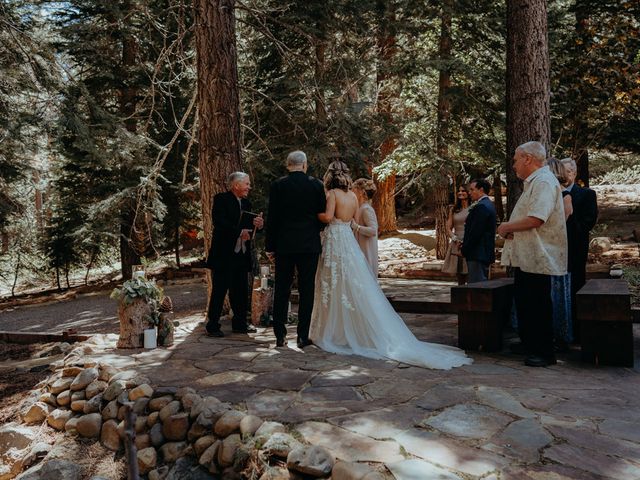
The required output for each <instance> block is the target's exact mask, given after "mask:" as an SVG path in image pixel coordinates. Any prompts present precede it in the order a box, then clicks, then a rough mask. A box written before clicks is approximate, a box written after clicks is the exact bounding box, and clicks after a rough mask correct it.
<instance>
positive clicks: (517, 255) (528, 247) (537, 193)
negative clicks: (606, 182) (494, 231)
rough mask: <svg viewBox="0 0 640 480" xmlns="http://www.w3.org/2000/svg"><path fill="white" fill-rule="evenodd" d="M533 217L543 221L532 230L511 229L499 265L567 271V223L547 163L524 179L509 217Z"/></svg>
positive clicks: (532, 270)
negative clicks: (519, 230)
mask: <svg viewBox="0 0 640 480" xmlns="http://www.w3.org/2000/svg"><path fill="white" fill-rule="evenodd" d="M525 217H536V218H539V219H540V220H542V221H543V222H544V223H543V224H542V225H541V226H540V227H538V228H533V229H531V230H525V231H523V232H514V234H513V239H512V240H506V241H505V244H504V249H503V250H502V260H501V263H502V265H507V266H512V267H519V268H520V269H521V270H522V271H524V272H528V273H540V274H544V275H564V274H566V273H567V226H566V222H565V219H564V204H563V202H562V188H561V187H560V184H559V183H558V180H557V179H556V177H555V175H553V173H551V171H550V170H549V167H547V166H544V167H542V168H539V169H538V170H536V171H535V172H533V173H532V174H531V175H529V176H528V177H527V179H526V180H525V181H524V189H523V191H522V195H521V196H520V198H519V199H518V202H517V203H516V206H515V207H514V209H513V212H512V213H511V218H510V219H509V220H510V221H514V220H521V219H523V218H525Z"/></svg>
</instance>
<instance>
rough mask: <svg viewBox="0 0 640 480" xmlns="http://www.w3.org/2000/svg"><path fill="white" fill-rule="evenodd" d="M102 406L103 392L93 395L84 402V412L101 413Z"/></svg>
mask: <svg viewBox="0 0 640 480" xmlns="http://www.w3.org/2000/svg"><path fill="white" fill-rule="evenodd" d="M101 407H102V394H101V393H99V394H97V395H96V396H94V397H92V398H91V400H87V401H86V402H85V404H84V409H83V410H82V411H83V412H84V413H99V412H100V408H101Z"/></svg>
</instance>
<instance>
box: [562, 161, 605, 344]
mask: <svg viewBox="0 0 640 480" xmlns="http://www.w3.org/2000/svg"><path fill="white" fill-rule="evenodd" d="M561 162H562V164H563V165H564V167H565V171H566V172H567V180H568V182H569V185H568V186H567V187H566V188H565V190H566V191H568V192H569V195H570V196H571V204H572V205H573V213H572V214H571V216H569V218H568V219H567V244H568V246H569V249H568V253H569V257H568V265H567V267H568V268H567V269H568V270H569V272H570V273H571V309H572V318H574V319H575V318H576V317H575V305H576V293H577V292H578V290H580V289H581V288H582V287H584V284H585V283H586V281H587V280H586V274H587V258H588V256H589V232H590V231H591V229H592V228H593V227H594V226H595V224H596V221H597V220H598V201H597V199H596V192H594V191H593V190H591V189H590V188H583V187H581V186H579V185H577V184H576V183H574V182H575V180H576V175H577V173H578V167H577V165H576V162H575V161H574V160H573V159H571V158H565V159H563V160H561ZM578 327H579V322H577V321H574V322H573V334H574V335H573V336H574V338H575V339H578V338H579V333H580V332H579V331H578Z"/></svg>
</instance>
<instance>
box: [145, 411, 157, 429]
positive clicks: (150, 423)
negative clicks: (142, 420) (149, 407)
mask: <svg viewBox="0 0 640 480" xmlns="http://www.w3.org/2000/svg"><path fill="white" fill-rule="evenodd" d="M159 420H160V413H159V412H151V413H150V414H149V416H148V417H147V427H149V428H151V427H153V426H154V425H155V424H156V423H158V421H159Z"/></svg>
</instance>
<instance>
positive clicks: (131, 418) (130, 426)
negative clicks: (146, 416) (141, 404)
mask: <svg viewBox="0 0 640 480" xmlns="http://www.w3.org/2000/svg"><path fill="white" fill-rule="evenodd" d="M131 405H132V403H131V402H127V403H125V404H124V450H125V458H126V461H127V479H128V480H140V474H139V472H138V452H137V449H136V443H135V441H136V414H135V413H133V409H132V408H131Z"/></svg>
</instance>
